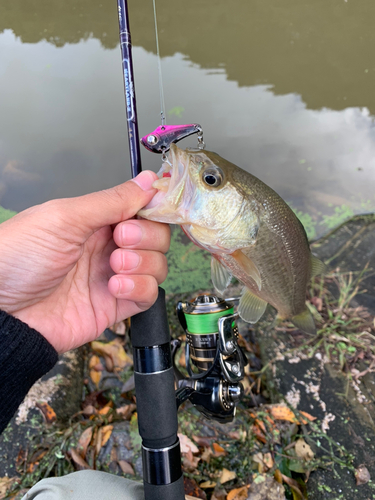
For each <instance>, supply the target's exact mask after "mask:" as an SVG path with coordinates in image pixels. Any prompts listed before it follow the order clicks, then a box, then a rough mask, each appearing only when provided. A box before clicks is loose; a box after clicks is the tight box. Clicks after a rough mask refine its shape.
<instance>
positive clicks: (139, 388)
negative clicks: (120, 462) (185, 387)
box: [131, 287, 185, 500]
mask: <svg viewBox="0 0 375 500" xmlns="http://www.w3.org/2000/svg"><path fill="white" fill-rule="evenodd" d="M131 337H132V344H133V349H134V380H135V391H136V396H137V407H138V427H139V434H140V436H141V438H142V455H143V457H142V458H143V478H144V487H145V499H146V500H159V499H160V500H184V498H185V495H184V485H183V476H182V468H181V453H180V445H179V440H178V436H177V430H178V422H177V405H176V394H175V386H174V373H173V365H172V356H171V346H170V340H171V339H170V333H169V325H168V317H167V310H166V305H165V292H164V290H163V289H162V288H160V287H159V294H158V298H157V300H156V302H155V304H154V305H153V306H152V307H151V308H150V309H148V310H147V311H144V312H142V313H139V314H137V315H135V316H133V317H132V320H131Z"/></svg>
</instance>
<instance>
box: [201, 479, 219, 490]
mask: <svg viewBox="0 0 375 500" xmlns="http://www.w3.org/2000/svg"><path fill="white" fill-rule="evenodd" d="M199 486H200V487H201V488H203V489H204V490H207V489H209V488H215V486H216V482H214V481H204V482H203V483H201V484H200V485H199Z"/></svg>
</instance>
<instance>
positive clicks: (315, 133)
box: [0, 0, 375, 235]
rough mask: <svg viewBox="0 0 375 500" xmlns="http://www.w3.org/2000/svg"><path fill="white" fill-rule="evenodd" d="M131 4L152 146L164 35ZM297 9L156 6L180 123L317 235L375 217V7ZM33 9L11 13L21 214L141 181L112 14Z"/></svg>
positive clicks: (143, 117)
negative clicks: (131, 161) (129, 138)
mask: <svg viewBox="0 0 375 500" xmlns="http://www.w3.org/2000/svg"><path fill="white" fill-rule="evenodd" d="M130 4H131V5H130V7H131V12H130V14H131V23H132V32H133V43H134V44H135V45H138V46H135V47H134V59H135V60H134V66H135V73H136V87H137V89H136V90H137V97H138V108H139V109H138V111H139V123H140V129H141V130H140V132H141V134H142V135H143V134H146V133H148V132H150V131H151V130H153V129H154V128H155V127H156V126H158V125H159V122H158V120H159V111H160V109H159V92H158V83H157V62H156V57H155V55H154V53H153V51H154V44H155V43H154V32H153V24H152V23H153V19H152V9H150V6H149V5H148V4H146V3H145V2H135V0H132V1H131V2H130ZM234 4H235V5H236V6H237V9H236V8H233V5H234ZM297 4H298V5H297ZM299 4H300V2H297V1H296V0H291V1H290V2H288V7H287V8H285V9H284V10H282V9H279V7H278V5H279V4H278V2H276V1H275V0H263V1H262V2H257V1H255V0H254V1H252V2H244V1H242V0H234V2H233V5H232V4H231V15H230V17H228V16H227V17H224V15H225V14H228V7H227V5H228V4H227V2H217V1H213V0H211V1H208V2H205V3H204V4H202V3H201V2H200V3H198V2H197V1H196V0H193V1H192V3H189V9H186V3H185V2H182V1H181V0H178V1H176V2H175V3H174V4H173V5H174V9H173V10H171V11H170V10H168V9H167V5H168V4H167V2H166V0H158V4H157V5H158V12H159V17H160V21H159V28H160V31H161V35H160V43H161V49H162V54H163V55H164V57H163V61H162V66H163V77H164V84H165V96H166V105H167V111H169V115H168V122H169V123H179V122H180V123H181V122H190V121H195V122H198V123H201V125H202V126H203V127H204V130H205V141H206V143H207V147H208V149H212V150H214V151H216V152H218V153H219V154H221V155H222V156H224V157H226V158H228V159H229V160H230V161H233V162H234V163H237V164H238V165H240V166H241V167H243V168H246V169H248V170H249V171H251V172H252V173H254V174H255V175H257V176H258V177H260V178H261V179H263V180H264V181H265V182H267V183H268V184H269V185H270V186H272V187H273V188H274V189H275V190H277V191H278V192H279V193H280V194H281V195H282V196H283V197H284V198H285V199H286V200H287V201H289V202H290V203H291V204H292V205H293V207H294V208H295V209H297V210H299V211H300V215H301V216H304V217H305V222H306V221H307V223H309V224H310V226H311V227H310V231H311V233H310V235H313V233H314V231H315V234H321V233H322V232H324V231H326V230H327V228H329V227H330V226H332V225H334V224H337V222H338V221H339V220H340V218H343V217H346V216H347V215H350V214H351V213H354V212H362V211H365V210H371V209H373V207H374V206H375V199H374V192H373V181H374V176H375V165H374V162H375V135H374V134H375V132H374V123H373V118H372V115H371V113H374V112H375V105H374V99H375V98H374V91H373V89H374V85H373V82H374V74H375V67H373V63H372V61H371V56H372V53H373V52H374V51H371V50H370V47H373V46H374V42H375V33H374V31H373V29H372V26H370V22H369V18H370V16H369V13H370V12H371V11H372V10H374V6H373V5H372V3H369V2H368V1H367V0H366V1H364V2H362V6H366V9H364V8H362V7H361V6H358V4H357V5H356V6H354V5H351V4H350V5H346V2H341V1H340V2H338V1H336V0H333V1H332V2H330V5H329V6H327V5H325V6H324V7H323V6H322V5H323V4H320V6H317V5H316V6H315V7H314V9H310V7H308V6H306V5H305V6H304V7H300V6H299ZM103 5H104V6H105V8H104V7H103ZM213 5H214V6H215V8H213ZM24 8H25V4H24V3H22V4H21V2H20V0H16V1H14V2H12V3H11V4H9V5H8V6H7V7H6V8H5V7H4V4H1V5H0V31H1V30H4V31H3V33H1V34H0V54H1V58H0V88H1V100H0V116H1V120H0V204H2V205H4V206H6V207H8V208H11V209H14V210H21V209H23V208H25V207H26V206H29V205H31V204H34V203H38V202H41V201H44V200H46V199H49V198H52V197H56V196H74V195H78V194H81V193H85V192H89V191H92V190H95V189H101V188H105V187H108V186H110V185H113V184H116V183H120V182H122V181H123V180H124V179H127V178H129V177H130V172H129V168H128V156H127V144H126V132H125V130H126V124H125V109H124V97H123V87H122V74H121V63H120V54H119V49H118V47H117V36H118V35H117V20H116V9H115V8H114V7H113V2H108V1H107V0H106V1H102V2H93V3H92V2H90V4H89V3H88V2H86V0H80V1H79V2H77V1H76V0H74V1H73V0H69V1H67V2H64V3H63V4H61V2H60V3H57V2H55V1H50V0H49V1H48V2H47V1H46V0H43V1H42V0H38V2H37V3H36V4H35V5H34V6H33V9H34V10H33V12H30V13H29V15H25V12H24V10H23V9H24ZM57 8H58V10H56V9H57ZM183 9H184V10H183ZM306 9H307V11H308V12H307V11H306ZM322 9H323V10H322ZM21 11H22V16H21ZM323 12H324V15H323ZM198 13H199V15H197V14H198ZM307 13H308V14H309V15H308V16H307V17H306V14H307ZM183 16H184V17H183ZM182 17H183V18H184V22H183V23H181V22H176V20H179V19H182ZM333 20H335V21H336V24H334V23H333V24H329V23H330V22H331V21H332V22H333ZM223 26H225V28H226V31H223ZM327 26H330V29H327ZM10 28H12V29H10ZM12 30H13V31H12ZM344 33H345V38H344ZM292 42H293V43H292ZM361 47H362V48H363V47H366V49H367V50H361ZM366 70H367V71H366ZM344 98H345V99H344ZM192 142H193V140H189V141H187V142H186V145H188V144H191V143H192ZM142 157H143V164H144V168H152V169H154V170H156V169H158V167H159V158H158V157H156V156H153V155H152V154H150V153H148V152H146V151H145V152H142ZM335 209H336V212H335ZM303 214H309V216H310V219H308V217H307V216H306V215H303ZM332 214H335V217H331V218H328V219H327V216H331V215H332ZM306 217H307V218H306ZM321 222H323V224H321Z"/></svg>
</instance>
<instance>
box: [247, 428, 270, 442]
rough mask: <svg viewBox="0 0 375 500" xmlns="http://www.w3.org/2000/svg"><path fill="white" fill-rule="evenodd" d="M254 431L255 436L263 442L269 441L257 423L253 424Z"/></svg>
mask: <svg viewBox="0 0 375 500" xmlns="http://www.w3.org/2000/svg"><path fill="white" fill-rule="evenodd" d="M251 430H252V433H253V434H254V436H255V437H256V438H257V439H258V440H259V441H261V442H262V443H264V444H265V443H266V442H267V439H266V437H265V435H264V434H263V432H262V431H261V430H260V429H259V427H258V426H257V425H253V426H252V428H251Z"/></svg>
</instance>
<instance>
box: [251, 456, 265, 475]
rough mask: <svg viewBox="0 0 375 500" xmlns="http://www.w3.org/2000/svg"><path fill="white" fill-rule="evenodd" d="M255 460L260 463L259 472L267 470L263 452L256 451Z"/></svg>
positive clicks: (253, 457)
mask: <svg viewBox="0 0 375 500" xmlns="http://www.w3.org/2000/svg"><path fill="white" fill-rule="evenodd" d="M252 459H253V461H254V462H255V463H256V464H258V472H259V474H263V472H265V471H266V467H265V466H264V457H263V453H261V452H260V451H259V452H258V453H254V455H253V456H252Z"/></svg>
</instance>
